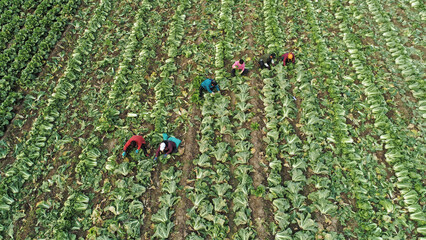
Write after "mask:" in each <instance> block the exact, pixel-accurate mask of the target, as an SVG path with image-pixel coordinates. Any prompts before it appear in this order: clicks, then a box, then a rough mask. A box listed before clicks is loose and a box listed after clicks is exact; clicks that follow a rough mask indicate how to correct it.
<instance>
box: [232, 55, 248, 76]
mask: <svg viewBox="0 0 426 240" xmlns="http://www.w3.org/2000/svg"><path fill="white" fill-rule="evenodd" d="M236 69H239V70H241V71H240V75H244V74H247V73H248V70H247V69H246V64H245V63H244V60H243V59H240V61H235V62H234V64H233V65H232V76H233V77H235V70H236Z"/></svg>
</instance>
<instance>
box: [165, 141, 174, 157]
mask: <svg viewBox="0 0 426 240" xmlns="http://www.w3.org/2000/svg"><path fill="white" fill-rule="evenodd" d="M173 144H174V142H172V141H169V142H168V143H167V152H166V154H170V153H172V152H173ZM174 145H175V146H176V144H174Z"/></svg>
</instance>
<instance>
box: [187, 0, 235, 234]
mask: <svg viewBox="0 0 426 240" xmlns="http://www.w3.org/2000/svg"><path fill="white" fill-rule="evenodd" d="M232 6H233V1H230V0H222V1H221V5H220V14H219V17H218V19H217V20H216V21H217V26H218V29H220V30H222V31H223V32H222V35H221V36H220V37H219V39H218V42H216V43H215V45H216V46H215V61H214V63H215V67H216V69H217V70H216V71H215V78H216V80H217V81H218V82H219V83H220V85H221V88H222V90H223V87H224V85H225V84H222V83H224V80H225V74H226V73H225V71H224V61H225V59H226V58H227V56H226V53H227V51H226V49H228V50H229V48H230V47H231V44H232V42H229V41H227V40H226V39H227V37H229V36H231V35H230V31H231V29H232ZM216 8H219V6H216ZM218 11H219V9H218ZM216 31H217V30H216ZM229 103H230V101H229V99H228V98H227V97H225V96H222V95H218V94H215V95H213V96H212V95H211V94H205V97H204V102H203V105H202V109H201V114H202V121H201V126H200V133H201V139H200V140H199V141H198V145H199V151H200V154H201V155H200V156H198V157H197V158H196V159H194V161H193V163H194V164H195V165H196V167H195V174H196V175H195V179H194V187H190V189H189V192H188V194H187V196H188V198H189V199H190V200H191V202H192V204H193V207H192V208H191V209H189V211H188V215H189V217H190V219H189V226H190V227H191V230H192V232H191V233H190V234H189V235H188V236H187V239H191V240H195V239H205V238H208V237H210V238H212V239H224V238H226V236H227V234H228V232H229V230H230V227H229V221H230V220H229V218H228V216H227V214H228V213H229V211H230V210H229V203H230V202H229V201H230V197H231V191H230V190H231V189H232V186H231V185H230V184H229V181H230V169H229V167H228V166H227V165H226V161H227V160H228V159H229V157H230V156H229V153H228V151H229V150H230V148H231V147H230V145H229V143H227V142H224V141H223V137H224V134H229V133H230V132H232V130H231V129H230V126H229V125H230V119H229V116H230V111H229V110H228V107H229ZM215 142H216V145H215V144H214V143H215ZM213 157H214V158H213Z"/></svg>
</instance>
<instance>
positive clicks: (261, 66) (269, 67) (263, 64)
mask: <svg viewBox="0 0 426 240" xmlns="http://www.w3.org/2000/svg"><path fill="white" fill-rule="evenodd" d="M259 65H260V69H264V68H266V65H265V62H264V61H263V60H262V59H260V60H259ZM267 68H268V69H269V70H271V64H268V67H267Z"/></svg>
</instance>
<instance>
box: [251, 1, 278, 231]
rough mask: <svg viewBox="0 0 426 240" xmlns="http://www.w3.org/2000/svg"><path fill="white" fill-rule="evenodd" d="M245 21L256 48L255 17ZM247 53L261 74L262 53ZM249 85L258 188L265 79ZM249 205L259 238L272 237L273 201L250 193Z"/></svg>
mask: <svg viewBox="0 0 426 240" xmlns="http://www.w3.org/2000/svg"><path fill="white" fill-rule="evenodd" d="M260 7H262V6H257V8H258V9H259V8H260ZM248 12H256V9H253V6H251V7H250V8H249V9H248ZM246 16H250V15H246ZM245 21H247V23H248V25H246V26H245V27H244V31H245V32H247V33H248V34H247V35H248V36H249V38H248V39H247V42H248V45H249V46H250V49H255V46H254V42H255V37H254V36H253V34H252V32H253V29H252V27H253V19H252V18H247V19H245ZM245 53H247V54H248V57H250V58H251V59H253V61H254V66H255V67H254V69H253V70H252V71H251V72H252V76H253V75H254V74H253V73H257V74H259V75H260V72H259V70H258V67H257V64H256V56H255V54H256V55H258V56H259V55H261V54H262V53H260V52H259V53H254V52H253V51H252V50H246V51H245ZM249 85H250V96H252V98H251V99H250V101H249V102H250V104H252V105H253V106H254V107H253V108H252V109H253V111H255V116H254V117H253V118H252V119H251V120H250V122H249V124H250V125H252V124H258V128H257V129H254V130H253V129H252V132H251V134H250V137H251V138H250V142H251V143H252V144H253V146H254V153H253V157H252V158H250V160H249V164H250V165H252V166H253V169H254V171H253V172H252V173H251V178H252V179H253V187H254V188H255V189H256V188H257V187H258V186H260V185H263V186H267V181H266V178H267V172H266V169H265V168H264V167H262V166H261V165H260V163H261V162H263V161H264V152H263V150H264V149H265V143H264V142H263V140H262V139H263V137H265V133H264V132H263V131H262V129H263V128H264V127H265V123H264V122H263V118H264V116H263V115H262V111H261V110H263V109H264V106H263V102H262V100H261V99H260V98H259V94H260V91H261V89H262V88H263V81H262V79H261V78H259V77H257V76H253V77H251V81H250V84H249ZM265 164H267V163H265ZM249 207H250V209H251V210H252V221H253V223H254V227H255V230H256V232H257V236H258V237H259V239H272V236H271V235H270V233H269V232H268V229H267V227H266V226H265V225H266V224H267V223H270V222H273V217H272V215H271V210H272V203H271V202H270V201H267V200H265V199H264V198H262V197H257V196H255V195H250V196H249Z"/></svg>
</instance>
